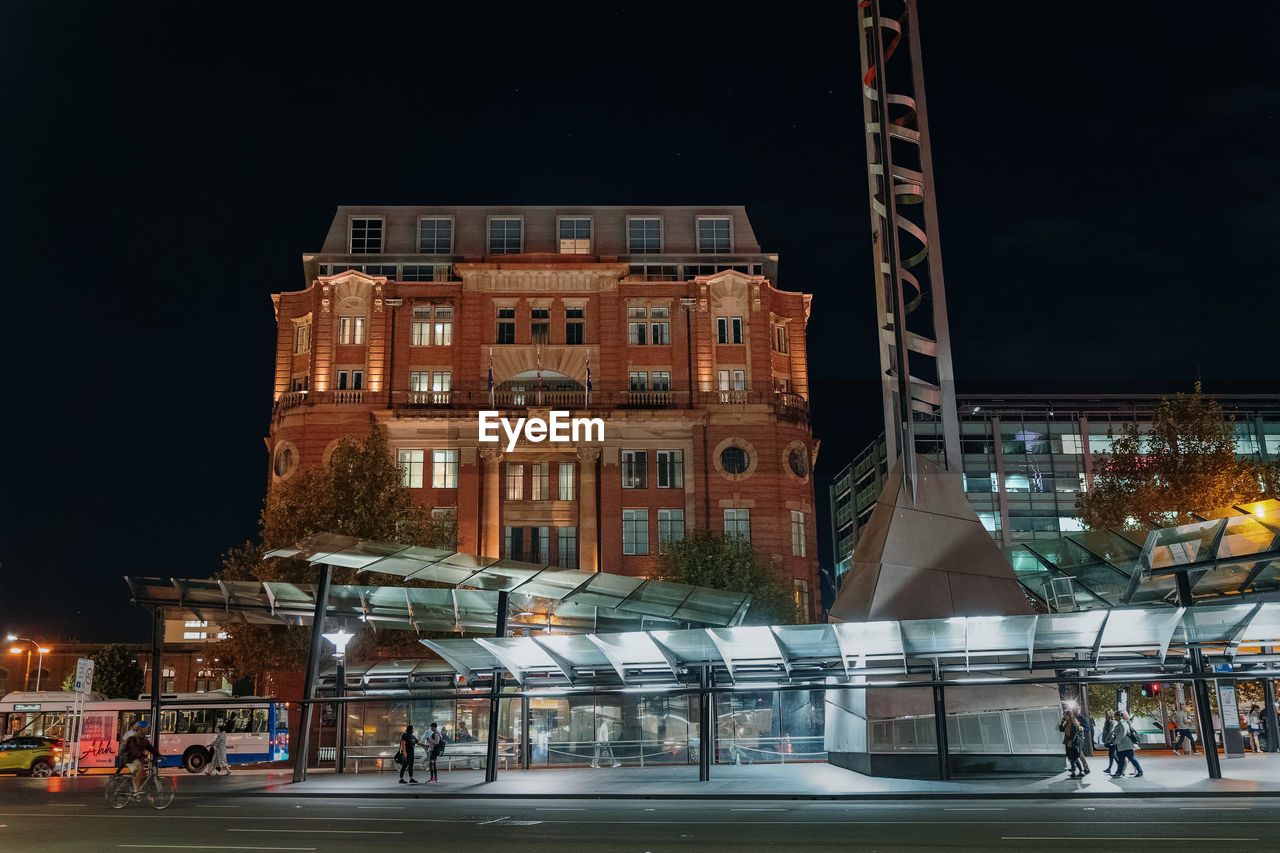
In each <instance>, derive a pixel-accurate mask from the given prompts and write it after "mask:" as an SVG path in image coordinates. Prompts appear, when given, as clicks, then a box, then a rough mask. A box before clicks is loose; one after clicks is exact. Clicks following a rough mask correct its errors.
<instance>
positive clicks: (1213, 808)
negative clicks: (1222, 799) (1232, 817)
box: [1178, 806, 1249, 812]
mask: <svg viewBox="0 0 1280 853" xmlns="http://www.w3.org/2000/svg"><path fill="white" fill-rule="evenodd" d="M1178 811H1180V812H1247V811H1249V809H1248V807H1246V806H1179V807H1178Z"/></svg>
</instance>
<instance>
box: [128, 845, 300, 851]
mask: <svg viewBox="0 0 1280 853" xmlns="http://www.w3.org/2000/svg"><path fill="white" fill-rule="evenodd" d="M116 846H117V847H130V848H139V847H141V848H145V849H148V850H315V849H316V848H314V847H227V846H223V845H214V844H117V845H116Z"/></svg>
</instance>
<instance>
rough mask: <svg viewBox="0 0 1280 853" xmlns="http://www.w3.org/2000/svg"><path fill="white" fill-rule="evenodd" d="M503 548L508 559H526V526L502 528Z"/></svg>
mask: <svg viewBox="0 0 1280 853" xmlns="http://www.w3.org/2000/svg"><path fill="white" fill-rule="evenodd" d="M502 549H503V554H504V555H505V556H506V558H507V559H508V560H523V559H524V528H523V527H504V528H502Z"/></svg>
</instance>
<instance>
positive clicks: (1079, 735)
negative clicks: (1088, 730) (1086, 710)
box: [1071, 726, 1084, 749]
mask: <svg viewBox="0 0 1280 853" xmlns="http://www.w3.org/2000/svg"><path fill="white" fill-rule="evenodd" d="M1071 745H1072V746H1073V747H1075V748H1076V749H1079V748H1080V747H1082V746H1084V730H1083V729H1081V728H1080V727H1079V726H1076V733H1075V735H1073V736H1072V738H1071Z"/></svg>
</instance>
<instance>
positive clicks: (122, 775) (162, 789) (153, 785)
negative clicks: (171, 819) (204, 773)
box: [106, 761, 173, 809]
mask: <svg viewBox="0 0 1280 853" xmlns="http://www.w3.org/2000/svg"><path fill="white" fill-rule="evenodd" d="M147 768H148V769H147V778H146V781H144V782H143V783H142V788H141V789H140V790H139V791H138V792H137V793H134V791H133V774H132V773H127V772H123V771H125V769H126V768H125V766H124V765H120V766H118V767H117V768H116V772H115V773H114V774H112V776H111V778H110V779H108V780H107V789H106V798H107V805H109V806H111V808H113V809H122V808H124V807H125V806H127V805H129V803H131V802H133V801H134V800H146V802H147V804H148V805H149V806H151V808H153V809H167V808H168V807H169V804H170V803H172V802H173V780H171V779H169V778H167V777H164V776H161V775H160V768H159V767H157V766H156V762H154V761H151V762H148V763H147Z"/></svg>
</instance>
